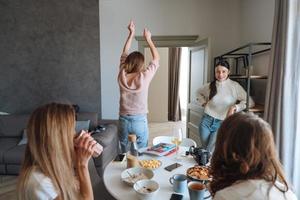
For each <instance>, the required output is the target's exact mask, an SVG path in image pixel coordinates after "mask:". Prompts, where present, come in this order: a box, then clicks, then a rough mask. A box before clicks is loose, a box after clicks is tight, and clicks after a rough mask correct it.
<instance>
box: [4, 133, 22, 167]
mask: <svg viewBox="0 0 300 200" xmlns="http://www.w3.org/2000/svg"><path fill="white" fill-rule="evenodd" d="M19 140H20V139H19V138H1V139H0V164H2V163H5V162H4V156H5V155H6V152H7V151H8V150H10V149H12V148H14V147H15V146H16V145H17V144H18V142H19Z"/></svg>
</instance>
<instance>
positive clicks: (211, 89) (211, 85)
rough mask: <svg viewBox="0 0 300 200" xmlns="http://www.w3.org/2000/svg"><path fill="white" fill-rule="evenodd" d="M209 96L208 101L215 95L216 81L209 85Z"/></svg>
mask: <svg viewBox="0 0 300 200" xmlns="http://www.w3.org/2000/svg"><path fill="white" fill-rule="evenodd" d="M209 90H210V92H209V96H208V100H211V99H212V98H213V97H214V96H215V95H216V94H217V86H216V79H215V80H214V81H212V82H210V84H209Z"/></svg>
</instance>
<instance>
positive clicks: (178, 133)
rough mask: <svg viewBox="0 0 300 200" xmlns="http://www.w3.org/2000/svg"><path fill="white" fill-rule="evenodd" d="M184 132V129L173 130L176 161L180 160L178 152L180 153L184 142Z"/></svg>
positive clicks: (176, 128)
mask: <svg viewBox="0 0 300 200" xmlns="http://www.w3.org/2000/svg"><path fill="white" fill-rule="evenodd" d="M182 137H183V132H182V128H179V127H174V128H173V137H172V143H173V144H175V145H176V147H175V148H176V160H179V157H178V151H179V145H180V144H181V142H182Z"/></svg>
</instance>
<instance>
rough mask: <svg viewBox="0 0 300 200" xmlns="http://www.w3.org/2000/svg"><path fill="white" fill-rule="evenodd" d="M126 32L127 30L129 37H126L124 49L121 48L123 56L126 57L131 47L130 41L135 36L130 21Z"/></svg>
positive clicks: (132, 24) (133, 27)
mask: <svg viewBox="0 0 300 200" xmlns="http://www.w3.org/2000/svg"><path fill="white" fill-rule="evenodd" d="M128 30H129V35H128V37H127V40H126V43H125V45H124V48H123V54H124V53H125V54H127V55H128V52H129V49H130V47H131V42H132V39H133V37H134V34H135V25H134V23H133V21H132V20H131V21H130V23H129V25H128Z"/></svg>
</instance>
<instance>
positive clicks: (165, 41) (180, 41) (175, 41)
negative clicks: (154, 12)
mask: <svg viewBox="0 0 300 200" xmlns="http://www.w3.org/2000/svg"><path fill="white" fill-rule="evenodd" d="M135 39H136V40H137V42H138V50H139V52H141V53H143V54H144V53H145V48H147V47H149V45H148V43H147V42H146V40H145V38H144V37H143V36H136V37H135ZM151 39H152V41H153V42H154V43H155V46H156V47H189V48H191V49H193V48H195V49H197V48H203V47H206V48H207V51H205V56H207V59H206V62H207V63H206V64H207V71H206V72H205V73H206V77H205V81H207V80H210V76H211V74H210V71H211V68H212V67H211V63H212V60H211V55H212V54H211V39H210V37H207V38H201V39H199V36H198V35H182V36H178V35H177V36H152V37H151ZM189 51H190V50H189ZM189 56H190V58H191V54H190V55H189ZM188 76H189V77H188V81H189V82H188V87H189V88H190V69H189V73H188ZM189 88H188V90H189ZM187 98H188V99H187V102H188V105H187V106H189V104H190V90H189V91H188V95H187ZM187 114H188V113H187ZM187 121H188V116H187ZM187 129H188V127H187V126H186V133H187Z"/></svg>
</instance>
